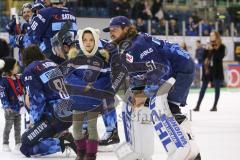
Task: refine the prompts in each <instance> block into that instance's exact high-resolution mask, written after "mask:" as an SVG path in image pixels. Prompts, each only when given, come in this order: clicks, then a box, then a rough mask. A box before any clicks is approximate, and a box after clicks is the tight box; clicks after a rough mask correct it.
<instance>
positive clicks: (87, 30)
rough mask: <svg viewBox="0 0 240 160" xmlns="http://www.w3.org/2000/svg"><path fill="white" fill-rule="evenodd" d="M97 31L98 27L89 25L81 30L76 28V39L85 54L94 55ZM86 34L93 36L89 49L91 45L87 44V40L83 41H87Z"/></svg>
mask: <svg viewBox="0 0 240 160" xmlns="http://www.w3.org/2000/svg"><path fill="white" fill-rule="evenodd" d="M99 33H100V31H99V30H98V29H94V28H91V27H87V28H85V29H83V30H78V40H79V44H80V48H81V50H82V52H83V54H84V55H85V56H87V57H91V56H94V55H95V53H96V52H97V50H98V42H99ZM86 34H91V35H92V37H93V41H94V46H93V47H92V48H91V49H89V48H90V47H91V46H90V45H91V44H87V43H88V42H85V41H88V40H87V39H88V38H87V36H86ZM86 38H87V39H86Z"/></svg>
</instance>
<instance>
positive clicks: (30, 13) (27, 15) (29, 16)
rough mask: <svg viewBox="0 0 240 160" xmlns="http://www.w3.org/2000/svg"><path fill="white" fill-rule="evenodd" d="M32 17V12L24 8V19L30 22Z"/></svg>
mask: <svg viewBox="0 0 240 160" xmlns="http://www.w3.org/2000/svg"><path fill="white" fill-rule="evenodd" d="M31 16H32V10H31V9H29V8H24V9H23V19H24V20H25V21H27V22H28V21H29V19H30V18H31Z"/></svg>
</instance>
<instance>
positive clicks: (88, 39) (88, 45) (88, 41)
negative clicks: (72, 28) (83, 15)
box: [83, 33, 95, 53]
mask: <svg viewBox="0 0 240 160" xmlns="http://www.w3.org/2000/svg"><path fill="white" fill-rule="evenodd" d="M83 45H84V47H85V49H86V51H87V52H89V53H90V52H92V50H93V48H94V45H95V40H94V37H93V35H92V33H84V34H83Z"/></svg>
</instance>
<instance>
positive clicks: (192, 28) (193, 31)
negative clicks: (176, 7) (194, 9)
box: [186, 16, 198, 36]
mask: <svg viewBox="0 0 240 160" xmlns="http://www.w3.org/2000/svg"><path fill="white" fill-rule="evenodd" d="M186 28H187V36H197V35H198V23H196V22H195V21H194V20H193V17H192V16H190V17H189V18H188V22H187V24H186Z"/></svg>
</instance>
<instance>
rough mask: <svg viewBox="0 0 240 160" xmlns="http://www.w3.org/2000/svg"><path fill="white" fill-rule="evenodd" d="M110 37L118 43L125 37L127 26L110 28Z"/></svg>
mask: <svg viewBox="0 0 240 160" xmlns="http://www.w3.org/2000/svg"><path fill="white" fill-rule="evenodd" d="M109 33H110V38H111V40H112V41H113V42H115V43H120V42H121V41H122V40H124V39H125V37H126V34H127V27H125V28H122V27H113V28H110V32H109Z"/></svg>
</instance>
